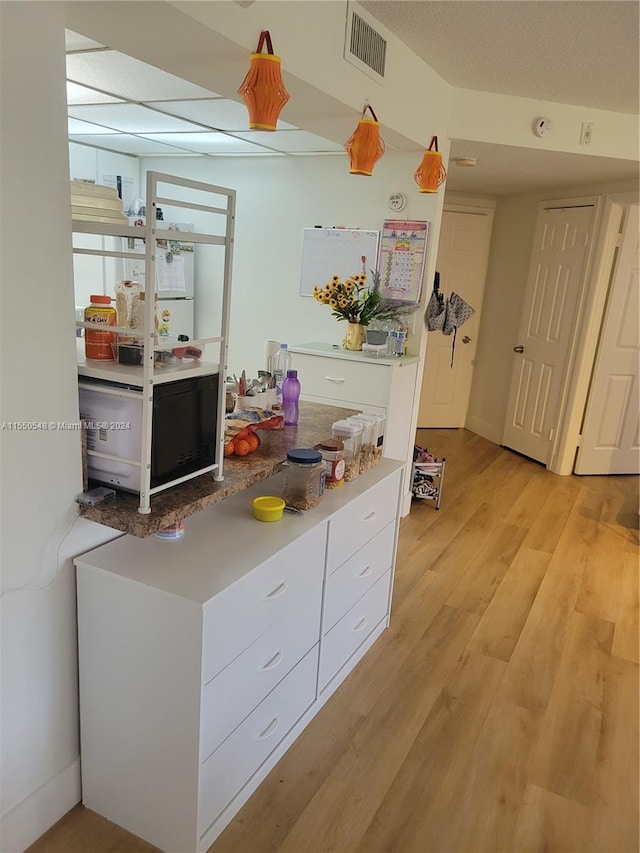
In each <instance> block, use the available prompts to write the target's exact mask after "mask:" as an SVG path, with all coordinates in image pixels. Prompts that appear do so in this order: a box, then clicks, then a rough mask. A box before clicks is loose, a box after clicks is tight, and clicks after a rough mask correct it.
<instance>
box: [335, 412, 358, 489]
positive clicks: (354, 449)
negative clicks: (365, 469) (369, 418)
mask: <svg viewBox="0 0 640 853" xmlns="http://www.w3.org/2000/svg"><path fill="white" fill-rule="evenodd" d="M331 438H335V439H337V440H338V441H341V442H342V443H343V444H344V479H345V482H347V483H348V482H349V480H355V478H356V477H357V476H358V474H359V473H360V447H361V444H362V424H359V423H355V421H350V420H344V421H336V422H335V423H334V424H332V426H331Z"/></svg>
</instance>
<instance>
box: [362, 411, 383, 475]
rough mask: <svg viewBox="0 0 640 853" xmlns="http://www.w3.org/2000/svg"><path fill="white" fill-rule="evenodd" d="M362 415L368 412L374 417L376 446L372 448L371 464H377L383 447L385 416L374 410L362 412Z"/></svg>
mask: <svg viewBox="0 0 640 853" xmlns="http://www.w3.org/2000/svg"><path fill="white" fill-rule="evenodd" d="M362 414H363V415H367V414H370V416H371V417H372V418H375V419H376V426H377V430H376V446H375V447H374V449H373V464H374V465H377V464H378V462H379V461H380V460H381V459H382V452H383V448H384V424H385V417H384V415H379V414H377V413H374V412H371V413H369V412H363V413H362Z"/></svg>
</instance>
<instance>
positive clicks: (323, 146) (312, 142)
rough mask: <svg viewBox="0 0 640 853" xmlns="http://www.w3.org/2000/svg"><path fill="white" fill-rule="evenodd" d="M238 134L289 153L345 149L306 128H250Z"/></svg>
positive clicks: (243, 137) (237, 134) (242, 137)
mask: <svg viewBox="0 0 640 853" xmlns="http://www.w3.org/2000/svg"><path fill="white" fill-rule="evenodd" d="M236 136H239V137H240V138H241V139H247V140H251V141H252V142H255V143H257V144H260V145H264V146H265V147H268V148H273V149H274V150H275V151H284V152H286V153H288V154H293V153H309V152H311V151H316V152H326V151H342V150H343V147H342V145H340V144H339V143H337V142H331V140H329V139H323V137H321V136H316V135H315V134H314V133H307V131H306V130H277V131H274V132H273V133H270V132H269V131H263V130H255V131H251V130H250V131H247V132H246V133H236Z"/></svg>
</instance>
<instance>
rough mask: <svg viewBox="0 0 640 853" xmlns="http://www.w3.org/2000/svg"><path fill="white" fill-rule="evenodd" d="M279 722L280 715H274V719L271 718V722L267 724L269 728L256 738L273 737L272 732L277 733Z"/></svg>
mask: <svg viewBox="0 0 640 853" xmlns="http://www.w3.org/2000/svg"><path fill="white" fill-rule="evenodd" d="M279 723H280V719H279V717H274V718H273V720H271V722H270V723H269V725H268V726H267V728H266V729H265V730H264V731H263V732H262V733H261V734H259V735H258V736H257V737H256V740H266V738H268V737H271V735H272V734H275V732H276V730H277V728H278V725H279Z"/></svg>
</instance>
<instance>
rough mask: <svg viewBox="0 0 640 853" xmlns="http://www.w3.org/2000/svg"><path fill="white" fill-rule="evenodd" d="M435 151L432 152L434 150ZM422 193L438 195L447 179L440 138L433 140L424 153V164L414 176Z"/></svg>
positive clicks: (421, 164)
mask: <svg viewBox="0 0 640 853" xmlns="http://www.w3.org/2000/svg"><path fill="white" fill-rule="evenodd" d="M434 148H435V150H432V149H434ZM413 177H414V178H415V181H416V184H417V185H418V186H419V187H420V192H421V193H437V192H438V187H439V186H440V184H443V183H444V182H445V181H446V179H447V172H446V169H445V168H444V166H443V165H442V154H440V152H439V151H438V137H437V136H433V137H432V138H431V144H430V145H429V148H428V150H427V151H425V152H424V157H423V158H422V163H420V165H419V166H418V168H417V169H416V171H415V174H414V176H413Z"/></svg>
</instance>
